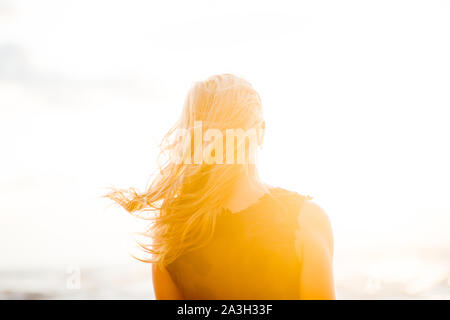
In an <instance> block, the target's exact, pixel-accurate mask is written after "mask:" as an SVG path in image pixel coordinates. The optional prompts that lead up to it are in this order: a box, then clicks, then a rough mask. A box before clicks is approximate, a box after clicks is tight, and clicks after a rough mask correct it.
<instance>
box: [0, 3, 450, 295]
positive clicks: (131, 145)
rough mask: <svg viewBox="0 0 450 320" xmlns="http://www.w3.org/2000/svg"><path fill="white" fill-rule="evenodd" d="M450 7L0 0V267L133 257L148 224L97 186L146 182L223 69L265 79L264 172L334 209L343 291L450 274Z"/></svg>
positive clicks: (447, 291)
mask: <svg viewBox="0 0 450 320" xmlns="http://www.w3.org/2000/svg"><path fill="white" fill-rule="evenodd" d="M449 17H450V3H449V2H446V1H292V2H287V1H276V2H268V1H223V2H219V1H99V0H94V1H92V0H90V1H16V0H14V1H4V0H3V1H0V142H1V156H0V197H1V198H0V199H1V201H0V215H1V216H0V219H1V220H0V254H1V258H0V270H14V269H16V270H17V269H24V270H38V269H39V270H41V269H48V268H57V269H58V268H59V269H61V270H63V269H64V268H66V267H67V266H68V265H76V266H81V267H82V268H87V267H93V266H97V267H99V268H102V267H103V266H106V265H108V266H110V265H117V264H124V265H132V266H135V262H130V261H131V258H129V256H128V255H127V253H128V251H129V244H128V242H129V235H128V234H127V233H126V231H128V230H130V229H133V228H134V225H133V224H132V222H131V219H129V217H127V216H126V214H125V213H124V212H122V211H121V210H119V209H117V208H114V207H109V203H108V202H107V201H106V200H104V199H101V195H102V194H104V192H106V190H107V189H106V188H107V187H110V186H117V187H129V186H135V187H137V188H138V189H142V188H144V187H145V185H146V183H147V182H148V179H149V177H150V174H151V173H152V171H153V169H154V168H155V158H156V155H157V144H158V142H159V139H160V138H161V137H162V135H163V134H164V133H165V131H166V130H167V129H168V128H169V127H170V125H171V124H172V123H173V122H174V121H175V120H176V117H177V116H178V114H179V112H180V111H181V107H182V103H183V99H184V95H185V94H186V92H187V90H188V89H189V87H190V86H191V85H192V83H193V82H194V81H197V80H202V79H204V78H206V77H208V76H210V75H212V74H216V73H225V72H226V73H234V74H236V75H239V76H242V77H244V78H246V79H247V80H249V81H250V82H251V83H252V84H253V85H254V87H255V88H256V89H257V90H258V92H259V93H260V95H261V97H262V101H263V105H264V110H265V116H266V123H267V130H266V141H265V145H264V148H263V150H262V153H261V157H260V168H261V174H262V177H263V178H264V179H265V180H266V181H267V182H269V183H271V184H273V185H277V186H281V187H284V188H287V189H290V190H294V191H297V192H300V193H303V194H309V195H311V196H313V197H314V199H315V201H316V202H317V203H318V204H320V205H321V206H322V207H323V208H324V209H325V210H326V211H327V212H328V214H329V216H330V219H331V221H332V224H333V228H334V232H335V238H336V239H335V241H336V278H337V283H338V296H339V288H340V287H339V286H342V288H343V289H342V292H345V290H344V289H345V288H344V287H345V286H351V290H352V291H351V292H352V294H353V296H356V297H363V296H360V294H368V295H370V294H379V295H380V297H390V296H389V293H388V291H383V289H384V288H385V287H386V284H388V285H391V284H392V283H396V280H399V281H400V285H399V286H400V289H398V290H397V289H395V290H397V291H399V292H402V294H403V293H405V292H407V293H408V292H409V293H410V292H411V290H410V289H408V288H409V287H408V286H411V283H412V286H413V287H414V285H416V286H417V283H419V284H418V285H419V287H420V284H423V283H425V285H422V286H424V287H425V289H423V290H422V291H420V290H418V291H417V290H416V291H417V292H416V291H414V290H413V291H414V292H416V293H417V294H419V295H420V294H423V292H426V290H429V289H430V288H431V287H432V285H431V284H430V285H429V284H428V283H429V282H430V281H431V282H430V283H432V284H433V285H435V282H436V281H437V283H438V284H440V285H442V284H443V283H445V281H447V280H445V279H446V277H447V278H448V276H449V274H450V258H449V254H450V232H449V230H450V203H449V195H450V168H449V163H450V151H449V138H450V126H449V120H450V112H449V108H450V90H449V88H450V59H449V57H450V18H449ZM59 269H58V270H59ZM356 273H358V276H360V277H361V279H362V280H361V282H355V281H353V280H354V279H355V277H356ZM358 279H359V278H358ZM429 279H431V280H429ZM436 279H438V280H436ZM0 281H1V280H0ZM352 281H353V282H352ZM402 281H403V282H402ZM414 281H415V282H414ZM427 281H428V282H427ZM433 281H434V282H433ZM397 282H398V281H397ZM349 283H350V284H349ZM440 288H441V289H440V290H441V291H438V293H433V295H434V297H449V296H450V287H449V286H447V287H445V284H444V287H442V286H441V287H440ZM408 290H409V291H408ZM150 291H151V290H150ZM150 294H151V293H150ZM342 296H343V297H347V296H348V297H349V296H351V295H350V294H347V295H345V294H344V293H343V294H342ZM371 297H378V296H373V295H372V296H371Z"/></svg>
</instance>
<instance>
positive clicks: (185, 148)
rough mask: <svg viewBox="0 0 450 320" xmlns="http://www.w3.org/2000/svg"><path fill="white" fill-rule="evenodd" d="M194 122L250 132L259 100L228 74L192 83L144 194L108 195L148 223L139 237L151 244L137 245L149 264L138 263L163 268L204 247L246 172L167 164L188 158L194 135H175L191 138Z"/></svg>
mask: <svg viewBox="0 0 450 320" xmlns="http://www.w3.org/2000/svg"><path fill="white" fill-rule="evenodd" d="M198 121H201V122H202V126H203V128H202V130H208V129H211V128H214V129H218V130H220V131H221V132H224V131H225V130H227V129H249V128H255V127H256V126H258V125H260V124H261V123H263V114H262V108H261V101H260V97H259V95H258V93H257V92H256V91H255V90H254V89H253V87H252V86H251V85H250V84H249V83H248V82H247V81H245V80H244V79H242V78H239V77H236V76H234V75H231V74H223V75H215V76H212V77H210V78H209V79H207V80H205V81H202V82H197V83H195V85H194V86H193V87H192V88H191V90H190V91H189V93H188V95H187V98H186V100H185V104H184V108H183V112H182V115H181V117H180V119H179V120H178V121H177V122H176V124H175V125H174V126H173V127H172V129H170V130H169V132H168V133H167V134H166V135H165V136H164V139H163V141H162V143H161V154H160V155H161V156H162V157H163V158H164V161H163V163H162V164H160V168H159V172H158V173H157V175H156V176H155V178H154V179H153V181H152V182H151V184H150V186H149V187H148V189H147V190H146V191H145V192H143V193H139V192H137V191H136V190H135V189H133V188H131V189H129V190H113V191H112V192H110V193H109V194H108V195H107V197H108V198H110V199H112V200H114V201H115V202H117V203H118V204H120V205H121V206H122V207H123V208H125V209H126V210H127V211H128V212H130V213H133V214H134V215H135V216H137V217H139V218H143V219H148V220H151V223H150V225H149V228H148V230H147V231H146V232H145V233H144V235H145V236H148V237H150V238H151V240H152V241H151V244H142V243H139V242H138V244H139V245H140V247H141V248H142V249H143V250H144V251H145V252H147V253H150V254H151V255H152V258H151V259H142V261H145V262H151V263H158V264H161V265H168V264H170V263H171V262H173V261H174V260H175V259H176V258H177V257H179V256H180V255H181V254H183V253H185V252H187V251H190V250H194V249H196V248H199V247H201V246H203V245H205V244H206V243H207V242H208V240H210V239H211V237H212V236H213V233H214V229H215V223H216V216H217V215H218V214H219V213H220V212H221V210H222V209H223V205H224V203H225V201H226V200H227V198H228V196H229V195H230V194H231V192H232V191H233V188H234V184H235V182H236V180H237V178H238V177H240V176H241V175H243V174H245V173H246V170H247V169H248V166H246V165H245V164H234V163H232V164H229V163H226V164H217V163H215V164H205V163H199V164H195V163H194V164H190V163H186V162H181V163H176V162H174V161H171V159H173V158H176V157H180V155H181V157H182V158H183V159H186V158H190V157H192V155H193V153H194V150H192V148H191V146H192V144H193V134H190V135H189V134H188V135H187V136H186V135H185V136H181V137H180V135H179V130H180V129H181V130H183V131H184V132H189V133H193V130H194V129H195V128H194V127H195V123H196V122H198ZM202 143H204V144H208V142H202ZM148 211H150V212H151V213H152V214H151V215H150V216H147V217H143V216H142V215H140V214H138V213H139V212H148Z"/></svg>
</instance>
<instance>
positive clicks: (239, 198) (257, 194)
mask: <svg viewBox="0 0 450 320" xmlns="http://www.w3.org/2000/svg"><path fill="white" fill-rule="evenodd" d="M267 192H268V187H267V186H266V185H265V184H264V183H262V182H261V180H260V179H259V175H258V170H257V168H256V166H255V165H251V166H249V168H248V170H247V174H245V175H242V176H240V177H239V178H238V180H237V181H236V184H235V187H234V190H233V192H232V194H231V196H230V198H229V199H228V200H227V202H226V205H225V207H226V208H228V209H229V210H230V211H231V212H238V211H240V210H242V209H245V208H246V207H248V206H249V205H251V204H253V203H255V202H256V201H258V199H259V198H261V197H262V196H263V195H264V194H266V193H267Z"/></svg>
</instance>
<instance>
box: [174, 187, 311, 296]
mask: <svg viewBox="0 0 450 320" xmlns="http://www.w3.org/2000/svg"><path fill="white" fill-rule="evenodd" d="M304 200H305V197H303V196H301V195H299V194H297V193H294V192H290V191H287V190H284V189H281V188H275V189H271V190H270V193H268V194H266V195H264V196H263V197H261V198H260V199H259V200H258V201H257V202H256V203H255V204H253V205H251V206H249V207H248V208H246V209H244V210H242V211H240V212H238V213H231V212H230V211H229V210H227V209H224V210H223V213H222V214H220V215H219V216H218V217H217V221H216V228H215V232H214V236H213V239H212V240H211V241H210V242H209V243H208V244H207V245H205V246H204V247H202V248H200V249H197V250H194V251H191V252H187V253H186V254H184V255H182V256H180V257H179V258H178V259H177V260H176V261H174V262H173V263H172V264H170V265H168V266H167V270H168V271H169V273H170V275H171V276H172V279H173V280H174V282H175V284H176V285H177V287H178V288H179V289H180V290H181V291H182V293H183V295H184V297H185V299H206V300H207V299H298V298H299V285H300V284H299V278H300V259H299V257H298V254H297V250H296V245H295V233H296V231H297V221H298V214H299V212H300V209H301V206H302V203H303V201H304Z"/></svg>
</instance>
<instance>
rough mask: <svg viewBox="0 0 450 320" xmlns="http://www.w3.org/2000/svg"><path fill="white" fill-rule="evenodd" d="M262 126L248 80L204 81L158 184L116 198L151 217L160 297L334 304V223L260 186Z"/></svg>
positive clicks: (306, 204) (167, 148)
mask: <svg viewBox="0 0 450 320" xmlns="http://www.w3.org/2000/svg"><path fill="white" fill-rule="evenodd" d="M264 130H265V122H264V119H263V112H262V107H261V101H260V97H259V95H258V93H257V92H256V91H255V90H254V89H253V88H252V86H251V85H250V84H249V83H248V82H247V81H245V80H243V79H241V78H239V77H236V76H233V75H230V74H224V75H217V76H213V77H211V78H209V79H207V80H206V81H203V82H198V83H196V84H195V85H194V86H193V88H192V89H191V90H190V92H189V94H188V96H187V98H186V101H185V105H184V109H183V112H182V115H181V118H180V119H179V120H178V122H177V123H176V124H175V126H174V127H173V128H172V129H171V130H170V131H169V132H168V133H167V135H166V136H165V138H164V140H163V143H162V154H163V155H165V156H166V161H165V162H164V163H163V164H162V166H161V168H160V170H159V174H158V176H156V178H155V179H154V180H153V182H152V183H151V185H150V187H149V188H148V189H147V190H146V191H145V192H143V193H138V192H136V191H135V190H134V189H130V190H115V191H113V192H111V193H110V194H109V195H108V197H109V198H110V199H112V200H114V201H116V202H117V203H119V204H120V205H121V206H123V207H124V208H125V209H126V210H127V211H129V212H131V213H135V214H136V216H138V217H140V218H145V219H149V220H151V223H150V227H149V229H148V230H147V232H146V233H144V235H146V236H148V237H150V238H151V241H152V242H151V244H141V247H142V248H143V249H144V250H145V251H146V252H148V253H150V254H151V255H152V257H151V258H150V259H148V260H145V261H146V262H151V263H153V285H154V290H155V295H156V298H157V299H334V298H335V293H334V284H333V272H332V257H333V237H332V232H331V226H330V223H329V220H328V217H327V215H326V214H325V213H324V211H323V210H322V209H321V208H320V207H319V206H317V205H316V204H314V203H313V202H312V201H310V199H308V198H305V197H303V196H301V195H299V194H297V193H294V192H290V191H287V190H284V189H281V188H272V187H269V186H267V185H265V184H264V183H263V182H261V181H260V179H259V177H258V171H257V168H256V164H255V162H256V161H255V159H256V154H257V150H256V149H257V148H255V145H259V146H261V145H262V143H263V138H264ZM142 212H150V215H149V216H147V217H144V216H142ZM137 213H140V214H139V215H138V214H137Z"/></svg>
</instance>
